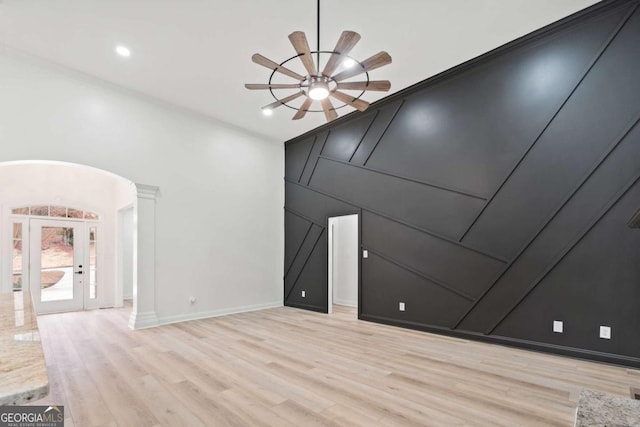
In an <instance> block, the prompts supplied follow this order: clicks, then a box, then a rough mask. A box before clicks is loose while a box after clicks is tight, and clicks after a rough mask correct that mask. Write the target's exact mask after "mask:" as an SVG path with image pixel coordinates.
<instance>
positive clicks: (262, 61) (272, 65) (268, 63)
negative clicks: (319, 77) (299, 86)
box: [251, 53, 304, 81]
mask: <svg viewBox="0 0 640 427" xmlns="http://www.w3.org/2000/svg"><path fill="white" fill-rule="evenodd" d="M251 60H252V61H253V62H255V63H256V64H258V65H262V66H263V67H266V68H268V69H270V70H276V71H277V72H279V73H282V74H284V75H286V76H289V77H293V78H294V79H296V80H300V81H302V80H304V77H303V76H301V75H300V74H298V73H296V72H295V71H291V70H290V69H288V68H287V67H283V66H282V65H280V64H278V63H276V62H273V61H272V60H270V59H268V58H265V57H264V56H262V55H260V54H259V53H255V54H254V55H253V56H252V57H251Z"/></svg>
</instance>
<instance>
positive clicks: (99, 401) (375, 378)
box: [33, 307, 640, 427]
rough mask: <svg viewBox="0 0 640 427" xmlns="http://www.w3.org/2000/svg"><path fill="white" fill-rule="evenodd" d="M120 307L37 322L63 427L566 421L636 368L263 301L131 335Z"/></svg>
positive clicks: (633, 382)
mask: <svg viewBox="0 0 640 427" xmlns="http://www.w3.org/2000/svg"><path fill="white" fill-rule="evenodd" d="M130 310H131V309H130V307H125V308H121V309H108V310H94V311H86V312H77V313H63V314H53V315H46V316H40V317H39V318H38V322H39V326H40V331H41V336H42V340H43V348H44V352H45V358H46V363H47V367H48V369H49V373H50V383H51V393H50V395H49V396H48V397H47V398H45V399H42V400H41V401H38V402H34V403H33V404H62V405H64V406H65V411H66V412H65V416H66V419H67V421H66V422H67V425H70V426H73V425H75V426H83V427H84V426H90V427H98V426H101V425H104V426H123V427H127V426H132V425H135V426H179V425H184V426H199V425H206V426H233V427H236V426H247V425H250V426H253V425H257V426H284V427H286V426H303V425H304V426H315V425H317V426H373V425H375V426H393V427H396V426H416V425H420V426H428V425H433V426H455V425H461V426H462V425H473V426H502V425H504V426H513V425H523V426H535V425H546V426H549V425H553V426H556V425H557V426H571V425H573V419H574V415H575V408H576V405H577V400H578V396H579V393H580V390H582V389H584V388H588V389H592V390H597V391H604V392H609V393H613V394H617V395H621V396H627V395H628V392H629V387H630V386H636V387H638V386H640V371H638V370H636V369H630V368H623V367H617V366H612V365H605V364H598V363H592V362H587V361H583V360H577V359H571V358H566V357H560V356H555V355H549V354H542V353H536V352H531V351H526V350H520V349H514V348H508V347H502V346H498V345H492V344H487V343H480V342H474V341H468V340H464V339H457V338H452V337H445V336H440V335H432V334H428V333H423V332H418V331H412V330H407V329H400V328H395V327H392V326H387V325H379V324H374V323H369V322H362V321H359V320H358V319H357V316H356V311H355V310H354V309H352V308H346V307H336V308H335V310H334V313H333V314H331V315H327V314H321V313H314V312H308V311H303V310H297V309H292V308H286V307H282V308H276V309H269V310H263V311H256V312H250V313H241V314H234V315H229V316H223V317H218V318H211V319H202V320H197V321H192V322H185V323H178V324H173V325H167V326H163V327H159V328H153V329H147V330H141V331H131V330H130V329H129V328H128V326H127V323H128V320H129V315H130Z"/></svg>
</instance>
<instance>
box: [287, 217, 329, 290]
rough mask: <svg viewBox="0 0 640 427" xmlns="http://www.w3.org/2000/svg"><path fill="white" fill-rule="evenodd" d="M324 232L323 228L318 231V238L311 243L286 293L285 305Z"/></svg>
mask: <svg viewBox="0 0 640 427" xmlns="http://www.w3.org/2000/svg"><path fill="white" fill-rule="evenodd" d="M324 231H325V229H324V228H323V229H322V230H321V231H320V233H319V234H318V237H316V240H315V242H313V246H312V247H311V250H310V251H309V253H308V254H307V257H306V258H305V260H304V263H303V264H302V268H301V269H300V272H299V273H298V275H297V276H296V278H295V280H294V281H293V283H292V284H291V289H289V292H287V295H286V296H285V298H284V301H285V303H286V301H287V300H288V299H289V296H291V292H293V290H294V289H295V287H296V284H297V283H298V279H299V278H300V275H302V272H303V271H304V268H305V267H306V266H307V263H308V262H309V259H310V258H311V255H312V254H313V251H315V250H316V247H317V246H318V242H319V241H320V239H321V238H322V236H323V235H324Z"/></svg>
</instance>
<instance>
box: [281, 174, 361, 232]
mask: <svg viewBox="0 0 640 427" xmlns="http://www.w3.org/2000/svg"><path fill="white" fill-rule="evenodd" d="M284 188H285V191H284V194H285V204H286V208H287V209H290V210H291V211H292V212H295V213H297V214H299V215H302V216H303V217H307V218H309V219H310V220H311V221H313V222H315V223H316V224H318V225H322V226H323V227H324V226H326V225H327V224H326V223H327V218H328V217H331V216H339V215H343V214H345V213H353V212H354V210H355V209H356V207H355V206H354V205H352V204H348V203H344V202H342V201H339V200H336V199H334V198H332V197H329V196H327V195H324V194H321V193H319V192H318V191H317V190H312V189H309V188H307V187H304V186H302V185H301V184H296V183H292V182H285V186H284ZM287 200H288V202H287Z"/></svg>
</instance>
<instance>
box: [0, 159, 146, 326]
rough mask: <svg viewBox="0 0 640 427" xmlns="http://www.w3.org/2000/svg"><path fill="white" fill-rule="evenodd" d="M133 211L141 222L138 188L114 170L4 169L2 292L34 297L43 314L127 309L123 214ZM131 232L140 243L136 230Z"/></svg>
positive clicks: (46, 165)
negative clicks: (121, 253) (122, 252)
mask: <svg viewBox="0 0 640 427" xmlns="http://www.w3.org/2000/svg"><path fill="white" fill-rule="evenodd" d="M126 206H133V213H134V216H135V212H136V209H137V187H136V185H135V184H134V183H133V182H131V181H128V180H126V179H124V178H122V177H119V176H117V175H114V174H112V173H110V172H107V171H103V170H100V169H96V168H92V167H89V166H84V165H78V164H73V163H64V162H55V161H15V162H4V163H0V217H1V222H0V278H1V279H2V280H1V281H0V292H10V291H18V292H19V291H30V292H31V294H32V300H33V303H34V308H35V311H36V314H46V313H53V312H62V311H78V310H84V309H93V308H105V307H120V306H122V305H123V280H122V279H123V278H122V276H121V275H118V272H119V271H120V266H119V264H120V263H121V262H122V260H121V257H120V256H119V253H118V250H119V248H120V246H121V244H120V242H121V241H122V240H124V236H123V235H122V234H121V230H122V227H121V226H120V224H119V222H118V221H119V220H120V218H119V216H118V211H119V209H121V208H123V207H126ZM126 231H127V232H129V233H131V234H132V236H127V240H128V241H134V240H135V238H134V236H133V234H134V233H136V232H137V231H136V230H135V229H132V228H131V227H128V228H127V229H126ZM129 253H131V252H129ZM131 256H132V257H133V254H131ZM136 263H137V260H136V259H132V260H130V264H133V265H136ZM127 271H131V269H128V270H127ZM131 274H133V273H131ZM133 280H134V279H133V278H131V280H129V282H131V281H133Z"/></svg>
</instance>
